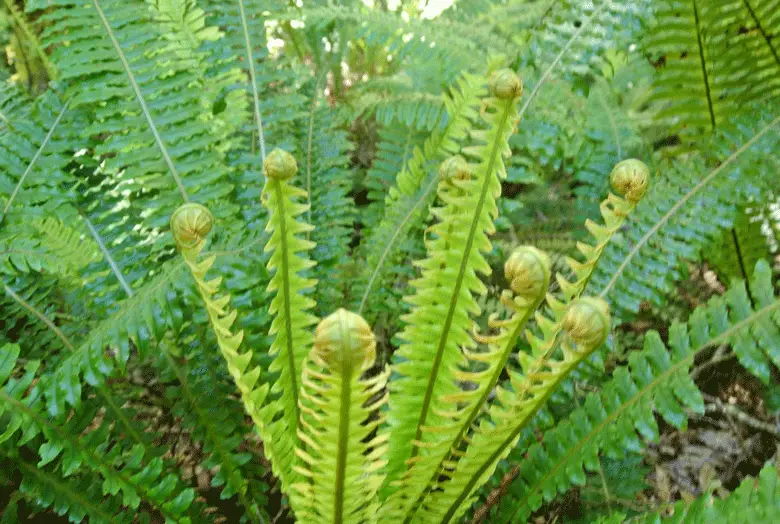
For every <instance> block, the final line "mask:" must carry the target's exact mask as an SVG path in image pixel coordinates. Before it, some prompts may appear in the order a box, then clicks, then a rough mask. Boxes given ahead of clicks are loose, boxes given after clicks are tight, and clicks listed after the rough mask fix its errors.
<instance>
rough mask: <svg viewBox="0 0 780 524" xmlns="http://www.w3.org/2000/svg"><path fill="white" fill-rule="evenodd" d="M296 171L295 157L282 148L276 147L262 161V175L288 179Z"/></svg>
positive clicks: (274, 178)
mask: <svg viewBox="0 0 780 524" xmlns="http://www.w3.org/2000/svg"><path fill="white" fill-rule="evenodd" d="M297 172H298V162H296V161H295V157H294V156H292V155H291V154H290V153H288V152H287V151H285V150H283V149H279V148H276V149H274V150H273V151H271V152H270V153H268V156H267V157H266V159H265V162H264V163H263V175H265V177H266V178H271V179H273V180H288V179H290V178H292V177H294V176H295V174H296V173H297Z"/></svg>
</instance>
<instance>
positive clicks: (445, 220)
mask: <svg viewBox="0 0 780 524" xmlns="http://www.w3.org/2000/svg"><path fill="white" fill-rule="evenodd" d="M518 82H519V79H518ZM498 94H502V95H503V94H505V93H504V92H503V91H502V92H501V93H496V95H498ZM483 118H484V119H485V121H486V123H487V124H488V126H489V127H488V129H487V130H485V131H476V132H475V133H474V134H475V137H476V139H477V141H478V145H476V146H473V147H469V148H466V149H464V151H463V153H464V154H465V155H467V156H469V157H471V158H474V159H476V162H475V163H472V164H470V165H469V170H468V171H469V172H470V177H468V178H467V179H466V180H457V178H448V179H447V182H440V188H441V190H440V191H439V197H440V199H441V200H442V201H443V205H442V206H441V207H438V208H434V209H433V210H432V213H433V214H434V216H435V217H436V218H437V219H438V222H437V223H436V224H435V225H434V226H433V227H432V228H431V232H432V233H433V239H432V240H430V241H429V242H428V243H427V252H428V256H427V258H426V259H424V260H422V261H419V262H417V263H416V264H417V265H418V266H419V267H420V268H422V276H421V277H420V278H419V279H417V280H415V281H414V282H412V286H413V287H414V288H415V293H414V294H413V295H412V296H410V297H408V298H407V299H406V300H407V302H408V303H409V304H411V305H412V306H413V310H412V312H411V313H410V314H408V315H406V316H405V317H404V320H405V321H406V322H407V326H406V327H405V328H404V330H403V331H402V333H401V334H400V335H399V336H400V338H401V339H402V340H403V343H402V344H401V346H400V347H399V349H398V351H397V352H396V359H397V360H396V362H395V363H394V365H393V368H394V371H396V372H398V373H399V375H400V377H399V379H398V380H396V381H394V382H393V384H391V388H392V391H393V393H392V395H391V401H390V409H389V411H388V420H389V421H390V426H391V430H390V431H391V437H390V446H391V450H390V455H389V459H390V464H389V466H388V481H393V480H396V479H397V478H399V477H400V476H401V475H402V474H403V472H404V470H405V469H406V465H407V460H409V459H413V460H416V458H417V457H418V456H419V455H420V451H421V450H422V449H424V448H427V447H429V446H431V445H438V444H441V443H442V442H446V441H449V439H451V438H452V437H454V436H455V434H457V429H454V428H449V427H448V428H447V429H446V430H444V431H441V432H433V431H426V428H433V427H436V426H441V425H447V422H448V419H449V417H448V416H444V412H445V411H449V410H450V409H452V402H451V401H449V400H447V396H448V395H452V394H456V393H458V392H459V391H460V388H459V387H458V385H457V380H458V377H457V371H458V368H459V367H460V366H462V365H464V364H465V359H464V355H463V353H462V352H461V347H467V348H470V347H473V346H474V342H473V340H472V339H471V336H470V332H471V328H472V320H471V318H470V315H473V314H477V313H479V306H478V305H477V303H476V300H475V298H474V295H479V294H484V293H485V291H486V289H485V286H484V284H482V282H481V281H480V279H479V278H478V273H483V274H488V273H489V272H490V267H489V265H488V264H487V262H486V261H485V259H484V256H483V253H485V252H487V251H489V250H490V249H491V245H490V240H489V239H488V235H490V234H491V233H493V231H494V227H493V220H494V219H495V217H496V215H497V212H498V210H497V207H496V199H497V198H498V196H499V195H500V192H501V183H500V181H501V179H502V178H503V177H504V176H505V168H504V163H503V157H505V156H508V155H509V147H508V145H507V138H508V136H509V135H510V134H511V132H512V130H513V129H514V126H515V123H516V120H517V108H516V99H515V98H501V97H499V96H493V97H491V98H488V99H487V100H486V101H485V111H484V112H483ZM456 164H460V162H459V161H458V160H451V161H450V164H449V165H448V166H445V169H444V172H445V174H448V173H449V172H450V171H453V172H457V171H458V169H456V168H455V166H456ZM442 184H444V185H445V186H449V185H450V184H452V187H441V186H442ZM445 446H446V444H445ZM445 449H446V448H445ZM426 480H427V479H426Z"/></svg>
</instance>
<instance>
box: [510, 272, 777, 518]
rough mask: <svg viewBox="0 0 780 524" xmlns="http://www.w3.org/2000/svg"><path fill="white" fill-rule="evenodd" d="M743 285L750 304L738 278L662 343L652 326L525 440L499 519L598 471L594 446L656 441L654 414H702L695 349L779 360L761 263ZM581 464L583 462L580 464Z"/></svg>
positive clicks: (522, 513) (632, 447)
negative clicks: (574, 404)
mask: <svg viewBox="0 0 780 524" xmlns="http://www.w3.org/2000/svg"><path fill="white" fill-rule="evenodd" d="M754 275H755V276H754V280H753V282H752V283H751V285H750V290H751V294H752V295H753V296H754V297H758V298H757V300H756V306H755V308H752V307H751V306H750V304H749V301H748V299H747V290H746V287H745V285H744V283H742V282H738V283H735V284H734V285H733V286H732V287H731V288H730V289H729V291H728V292H727V293H726V295H725V296H724V297H716V298H713V299H712V300H711V301H710V302H709V304H707V305H706V306H702V307H699V308H697V309H696V310H695V311H694V313H693V314H692V315H691V317H690V319H689V320H688V322H687V323H679V322H675V323H674V324H672V326H671V328H670V330H669V337H668V342H667V345H668V348H667V345H664V343H663V341H662V340H661V337H660V336H659V335H658V333H656V332H654V331H651V332H649V333H648V334H647V335H646V336H645V342H644V349H643V350H642V351H639V352H634V353H631V354H630V356H629V359H628V366H622V367H618V368H617V369H616V370H615V372H614V373H613V378H612V380H610V381H609V382H608V383H606V384H605V385H604V386H603V387H602V388H601V391H600V392H599V393H592V394H590V395H588V396H587V398H586V400H585V403H584V405H583V406H582V407H581V408H578V409H577V410H575V411H574V412H572V413H571V414H570V415H569V416H568V417H567V418H566V419H564V420H563V421H562V422H560V423H559V424H558V426H557V427H556V428H555V429H553V430H552V431H548V432H546V433H545V435H544V440H543V442H541V443H539V444H535V445H533V446H531V447H530V448H529V450H528V452H527V456H528V457H529V458H528V459H527V461H526V463H527V464H532V465H533V466H532V467H526V468H523V469H521V471H520V475H519V477H518V478H517V479H515V481H514V482H513V484H512V485H511V486H510V488H509V489H508V491H507V496H506V497H505V498H504V500H503V501H502V503H501V506H500V508H499V516H498V517H496V519H497V520H498V521H500V522H518V521H523V520H525V519H526V518H528V516H529V515H530V514H532V513H533V512H534V511H535V510H536V509H537V508H539V507H540V506H541V505H542V504H543V502H544V501H549V500H552V499H553V498H554V497H555V496H556V495H557V494H558V493H560V492H563V491H565V490H567V489H569V487H571V486H572V485H573V484H574V485H580V484H582V483H584V481H585V471H591V472H594V471H597V470H598V468H599V462H598V456H599V453H600V452H604V453H606V455H607V456H609V457H611V458H615V459H619V458H622V457H625V456H626V453H628V452H639V451H640V450H641V449H642V440H641V439H640V436H641V438H643V439H645V440H649V441H656V440H658V436H659V429H658V423H657V421H656V418H655V416H654V413H658V414H659V415H661V416H662V417H663V418H664V419H665V420H666V421H667V422H668V423H669V424H671V425H672V426H674V427H676V428H684V427H685V425H686V420H687V416H686V413H685V408H687V409H691V410H693V411H694V412H697V413H702V412H703V409H704V405H703V401H702V399H701V395H700V393H699V390H698V389H697V388H696V385H695V384H694V383H693V380H692V379H691V378H690V377H689V376H688V369H689V368H690V366H691V364H692V363H693V361H694V358H695V357H696V355H698V354H699V353H701V352H702V351H703V350H705V349H707V348H710V347H714V346H717V345H720V344H729V345H731V346H732V347H733V349H734V351H735V353H737V355H739V354H740V353H742V354H744V355H756V354H757V353H761V354H763V355H765V356H764V358H767V357H769V358H771V359H772V360H773V362H774V365H775V366H778V365H779V364H780V352H779V351H778V346H777V341H778V340H780V298H778V297H777V296H776V295H775V296H773V294H774V293H773V289H772V282H771V275H770V273H769V271H768V265H767V264H766V262H761V263H759V264H758V266H757V268H756V271H755V273H754ZM583 468H584V469H583Z"/></svg>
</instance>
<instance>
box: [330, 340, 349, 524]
mask: <svg viewBox="0 0 780 524" xmlns="http://www.w3.org/2000/svg"><path fill="white" fill-rule="evenodd" d="M345 331H346V330H345ZM351 396H352V367H351V366H348V365H345V366H344V369H343V370H342V372H341V399H340V405H339V411H340V413H339V440H338V446H339V447H338V455H337V457H336V487H335V492H334V497H335V499H334V504H333V522H334V523H339V522H342V521H343V514H344V478H345V476H346V469H347V451H348V449H347V447H348V445H349V426H350V414H351V410H352V404H351Z"/></svg>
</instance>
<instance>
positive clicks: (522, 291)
mask: <svg viewBox="0 0 780 524" xmlns="http://www.w3.org/2000/svg"><path fill="white" fill-rule="evenodd" d="M550 267H551V262H550V258H549V257H548V256H547V254H546V253H544V252H542V251H540V250H538V249H536V248H535V247H532V246H521V247H519V248H517V249H515V251H514V252H513V253H512V254H511V255H510V257H509V259H507V262H506V264H505V265H504V275H505V277H506V280H507V281H508V282H509V286H510V288H511V291H509V290H506V291H505V292H504V293H503V294H502V296H501V298H502V302H503V303H504V305H505V306H506V308H507V309H508V310H509V311H510V312H511V316H510V318H509V319H506V320H499V319H498V315H497V314H494V315H491V317H490V319H489V320H488V325H489V326H490V327H491V328H495V329H498V330H499V332H498V334H496V335H493V336H482V335H478V334H476V333H475V334H474V339H475V340H476V341H477V342H479V343H481V344H484V345H486V346H487V350H486V351H482V352H472V351H468V350H466V351H465V353H466V356H467V358H468V360H469V361H470V363H471V364H472V368H473V369H477V371H467V370H461V371H459V372H458V374H457V378H458V379H459V380H461V381H463V382H467V383H469V384H472V385H473V386H474V387H473V389H472V388H470V389H464V390H462V391H460V392H458V393H455V394H452V395H449V396H448V397H447V398H446V399H445V400H447V401H449V402H452V403H455V405H456V406H457V407H455V408H453V409H452V410H451V411H450V412H448V413H446V414H443V416H445V417H446V420H447V422H446V425H447V427H449V428H453V429H454V431H455V432H454V436H453V437H452V438H451V439H446V440H445V439H442V440H440V441H439V442H436V443H435V444H431V445H430V446H427V447H426V448H425V449H424V450H423V452H422V453H421V455H420V456H419V457H418V459H417V460H416V461H415V462H414V464H413V465H412V466H411V467H410V469H409V470H408V471H407V472H406V474H405V475H404V478H403V479H402V481H401V483H400V486H399V488H398V491H396V493H395V494H394V495H393V496H392V497H390V498H389V499H388V500H387V501H386V502H385V505H386V508H383V510H384V512H383V518H402V519H405V520H404V521H405V522H410V521H411V520H412V518H413V516H414V514H415V512H416V510H417V508H419V507H420V505H421V502H422V500H423V498H424V497H426V496H427V495H428V494H429V491H430V489H431V488H433V487H434V486H435V484H436V481H437V479H438V478H439V477H440V476H441V475H442V473H444V472H445V470H446V469H447V467H449V466H450V464H451V463H452V461H453V460H456V459H457V456H458V455H459V454H460V451H459V448H460V447H461V445H462V444H463V442H464V440H465V437H466V434H467V432H468V430H469V428H470V427H471V425H472V424H473V423H474V421H475V420H476V419H477V416H478V415H479V413H480V412H481V411H482V409H483V408H484V406H485V404H486V402H487V400H488V398H489V395H490V393H491V392H493V389H494V388H495V386H496V384H497V383H498V380H499V378H500V376H501V373H502V371H503V370H504V365H505V364H506V361H507V359H508V358H509V355H510V354H511V352H512V351H513V350H514V348H515V347H516V345H517V340H518V339H519V337H520V335H521V333H522V332H523V329H525V325H526V323H527V322H528V320H529V319H530V318H531V316H532V315H533V313H534V311H536V308H537V307H539V304H540V303H541V302H542V301H543V300H544V296H545V293H546V292H547V288H548V286H549V285H550ZM513 293H514V294H513ZM430 431H436V432H438V431H440V430H439V429H438V428H432V429H431V430H430Z"/></svg>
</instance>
